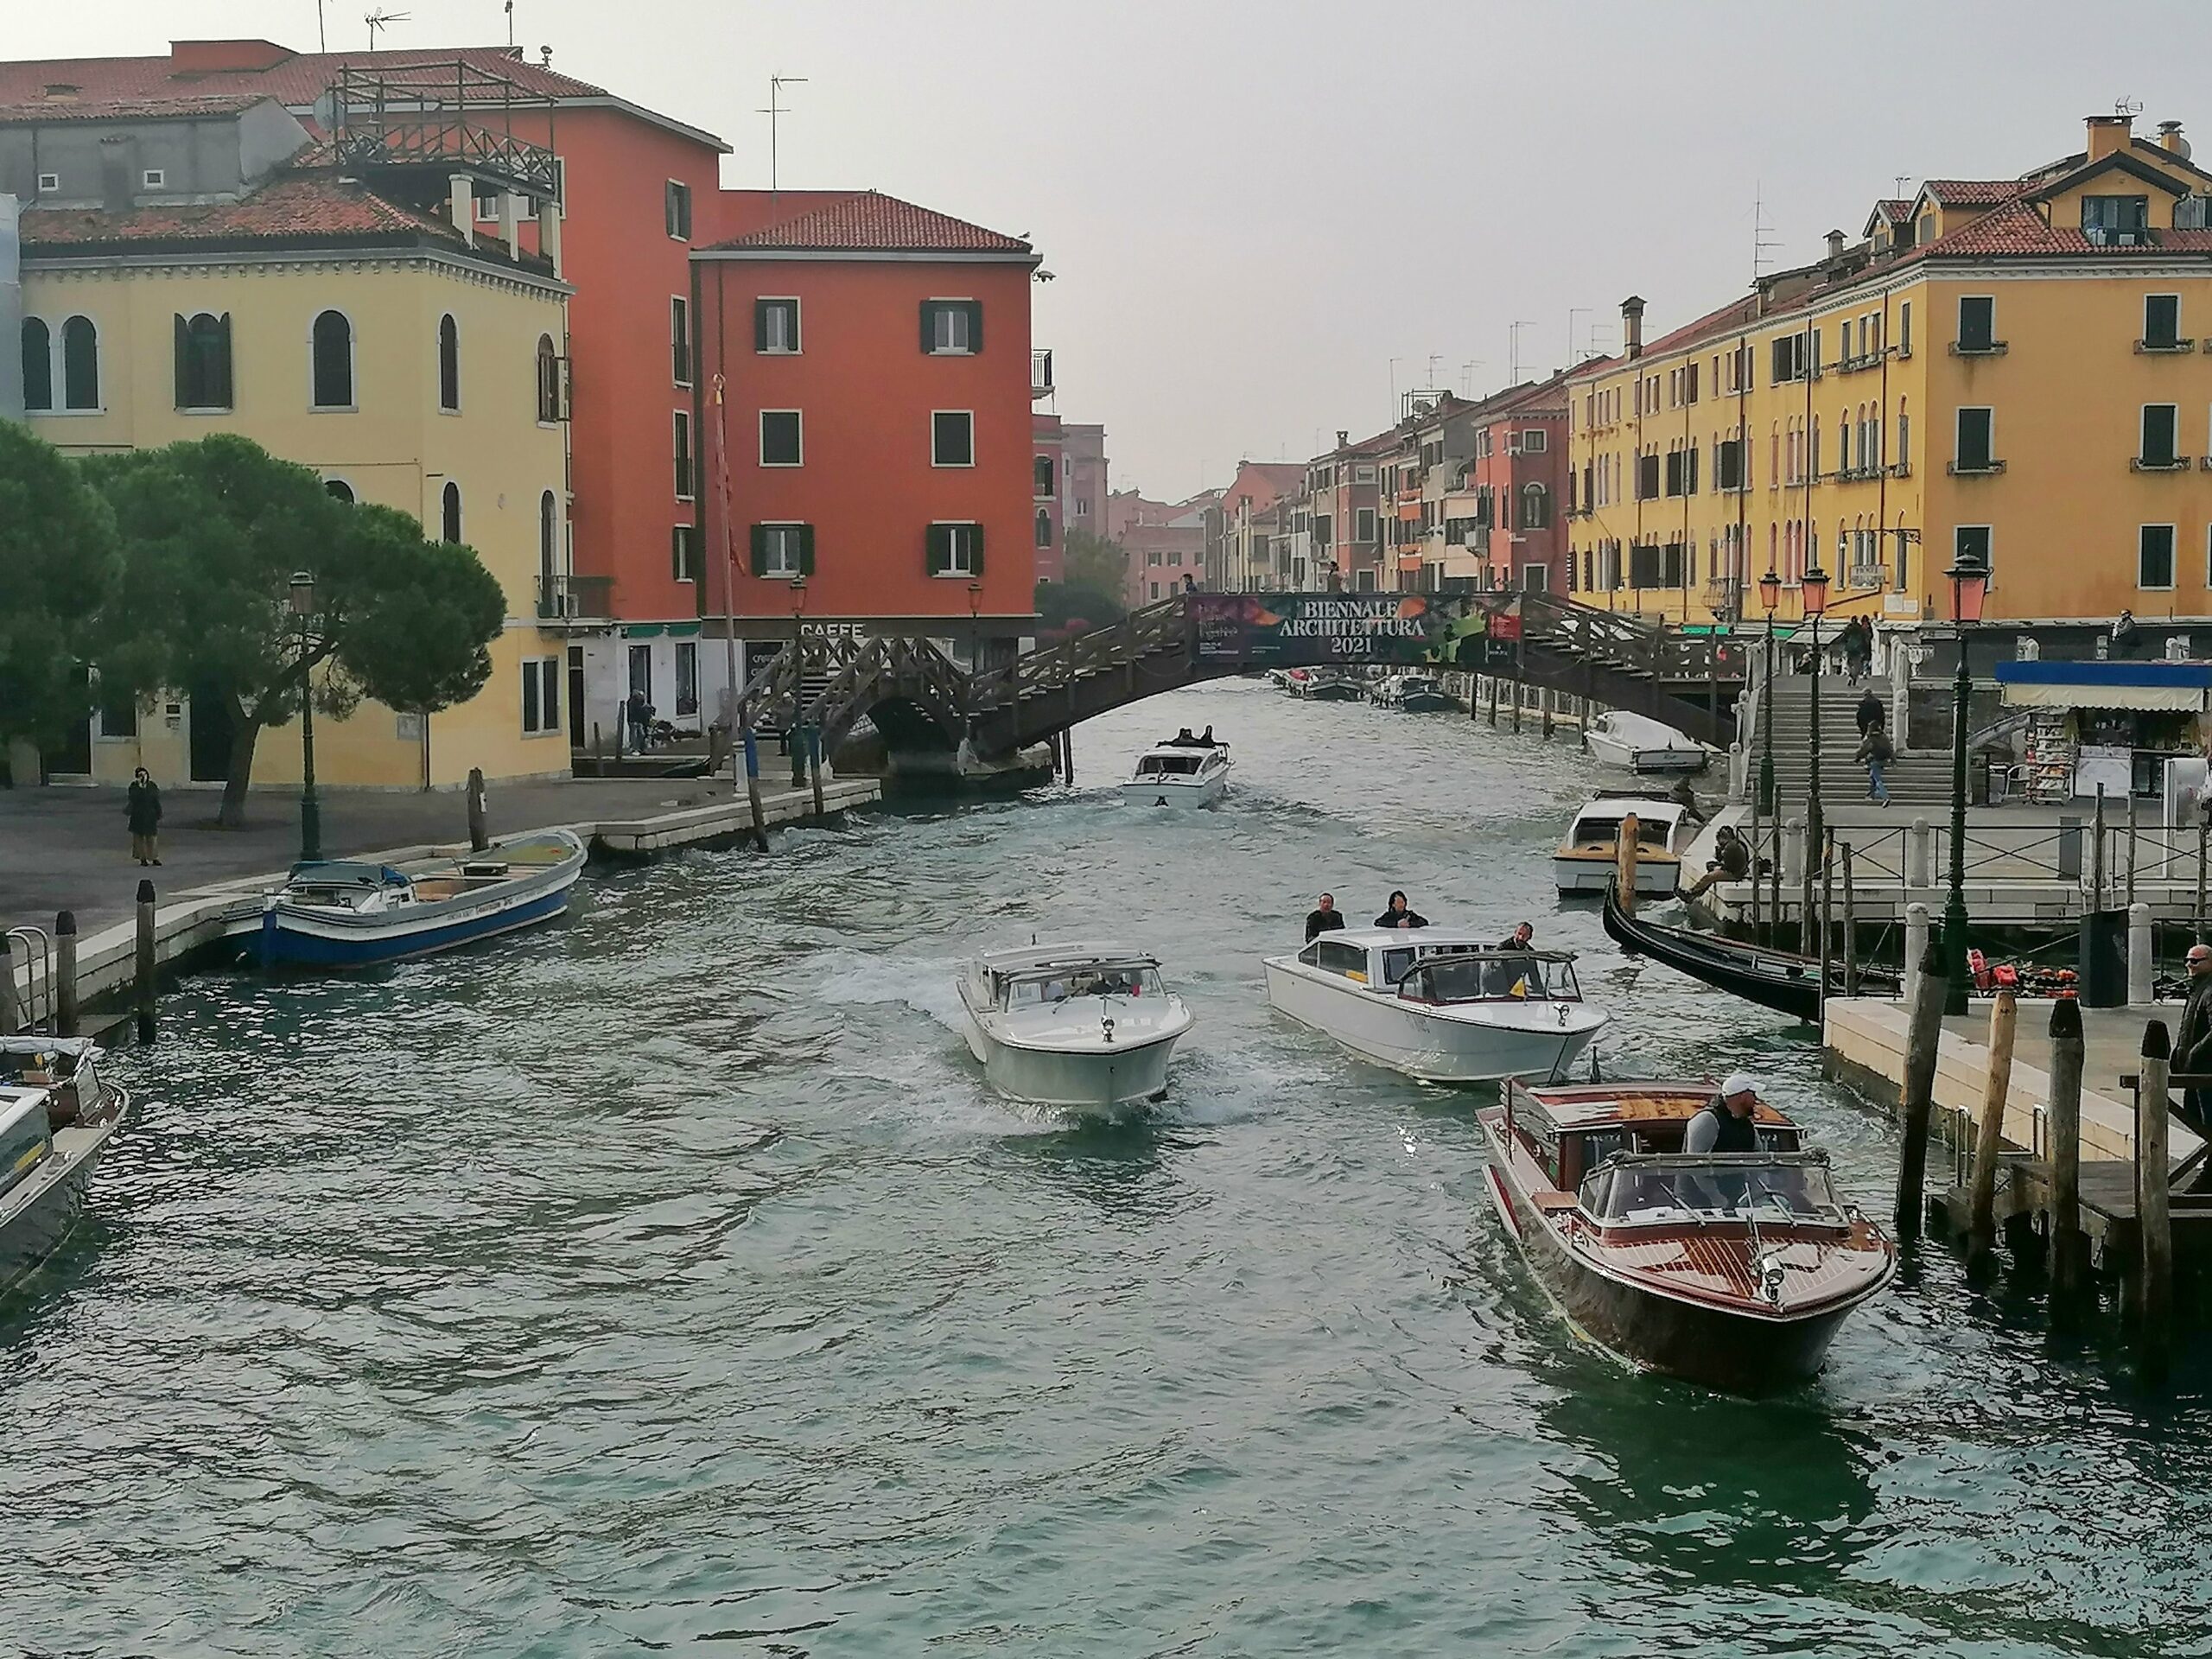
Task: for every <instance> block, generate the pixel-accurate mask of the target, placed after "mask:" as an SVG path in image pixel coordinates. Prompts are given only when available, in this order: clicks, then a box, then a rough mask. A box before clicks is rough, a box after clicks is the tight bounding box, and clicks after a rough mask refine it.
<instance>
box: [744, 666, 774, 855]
mask: <svg viewBox="0 0 2212 1659" xmlns="http://www.w3.org/2000/svg"><path fill="white" fill-rule="evenodd" d="M737 741H738V742H739V743H740V744H741V745H742V746H743V747H744V749H745V804H746V805H747V807H748V808H749V809H750V810H751V811H752V814H753V851H754V852H756V853H765V852H766V851H767V850H768V814H767V812H766V810H765V809H764V808H763V807H762V806H761V804H760V734H759V733H758V732H756V731H754V730H753V706H752V704H751V703H750V702H744V703H741V704H739V705H738V710H737Z"/></svg>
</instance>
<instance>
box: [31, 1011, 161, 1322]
mask: <svg viewBox="0 0 2212 1659" xmlns="http://www.w3.org/2000/svg"><path fill="white" fill-rule="evenodd" d="M99 1061H100V1051H99V1047H98V1046H96V1045H95V1044H93V1043H92V1041H91V1040H90V1039H86V1038H82V1037H0V1294H6V1292H7V1291H9V1290H10V1288H12V1287H14V1286H15V1285H16V1283H17V1282H18V1281H20V1280H22V1278H23V1276H24V1275H25V1274H29V1272H30V1271H31V1270H32V1269H33V1268H36V1267H37V1266H38V1264H39V1263H40V1262H43V1261H45V1260H46V1258H47V1257H48V1256H49V1255H53V1254H54V1250H55V1249H56V1248H58V1247H59V1246H60V1243H61V1241H62V1240H63V1239H64V1238H66V1237H67V1236H68V1234H69V1230H70V1228H71V1227H73V1225H75V1224H76V1221H77V1217H79V1215H81V1214H82V1213H83V1211H84V1208H85V1189H86V1186H87V1185H89V1184H90V1182H91V1180H92V1171H93V1169H94V1167H95V1166H97V1165H98V1164H99V1160H100V1154H101V1153H103V1152H105V1150H106V1149H107V1144H108V1142H109V1141H111V1139H112V1138H113V1137H114V1135H115V1133H116V1131H117V1130H118V1129H120V1128H122V1127H123V1125H124V1120H125V1119H127V1118H128V1117H129V1116H130V1096H129V1095H128V1094H126V1093H125V1092H124V1090H121V1089H118V1088H117V1087H116V1086H115V1085H114V1084H111V1083H110V1082H109V1081H108V1080H107V1078H106V1077H105V1076H104V1075H103V1073H102V1071H101V1070H100V1065H99Z"/></svg>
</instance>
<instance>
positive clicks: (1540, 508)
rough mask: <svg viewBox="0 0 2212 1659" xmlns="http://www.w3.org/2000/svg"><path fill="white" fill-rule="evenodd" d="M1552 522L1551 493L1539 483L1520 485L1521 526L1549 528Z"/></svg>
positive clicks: (1540, 528) (1534, 528)
mask: <svg viewBox="0 0 2212 1659" xmlns="http://www.w3.org/2000/svg"><path fill="white" fill-rule="evenodd" d="M1551 524H1552V493H1551V492H1550V491H1549V490H1548V489H1546V488H1545V487H1544V486H1542V485H1541V484H1523V485H1522V486H1521V528H1522V529H1523V530H1549V529H1550V528H1551Z"/></svg>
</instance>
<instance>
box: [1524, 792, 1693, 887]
mask: <svg viewBox="0 0 2212 1659" xmlns="http://www.w3.org/2000/svg"><path fill="white" fill-rule="evenodd" d="M1629 817H1634V818H1635V819H1636V844H1637V863H1636V891H1637V895H1638V896H1639V897H1641V898H1646V899H1664V898H1667V897H1669V895H1670V894H1672V893H1674V892H1675V889H1676V887H1678V886H1679V885H1680V881H1681V870H1682V854H1683V853H1684V852H1685V851H1686V850H1687V849H1688V847H1689V844H1690V842H1693V841H1694V840H1695V839H1696V838H1697V823H1696V822H1695V820H1694V819H1693V818H1692V817H1691V816H1690V813H1689V810H1688V808H1687V807H1685V806H1683V805H1682V804H1681V802H1679V801H1675V800H1670V799H1669V798H1667V797H1665V796H1663V795H1649V796H1647V795H1632V794H1630V795H1600V796H1598V797H1597V798H1594V799H1592V800H1591V801H1588V802H1586V803H1585V804H1584V805H1583V807H1582V809H1581V810H1580V811H1578V812H1577V813H1576V814H1575V815H1574V820H1573V823H1569V824H1568V825H1567V834H1566V836H1564V837H1562V838H1561V840H1560V844H1559V846H1558V848H1557V849H1555V850H1554V852H1553V854H1552V875H1553V878H1554V881H1555V882H1556V883H1557V885H1558V887H1559V890H1560V892H1561V893H1603V892H1605V889H1606V888H1607V887H1611V885H1612V881H1613V873H1614V870H1615V868H1616V866H1617V865H1618V861H1619V856H1620V829H1621V824H1622V822H1623V821H1624V819H1627V818H1629Z"/></svg>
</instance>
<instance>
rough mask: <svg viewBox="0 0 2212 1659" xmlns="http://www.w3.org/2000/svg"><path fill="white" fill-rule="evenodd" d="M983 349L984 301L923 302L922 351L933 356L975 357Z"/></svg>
mask: <svg viewBox="0 0 2212 1659" xmlns="http://www.w3.org/2000/svg"><path fill="white" fill-rule="evenodd" d="M982 349H983V302H982V301H981V300H924V301H923V302H922V350H923V351H925V352H926V353H929V355H931V357H972V356H973V355H975V354H976V353H978V352H980V351H982Z"/></svg>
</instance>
